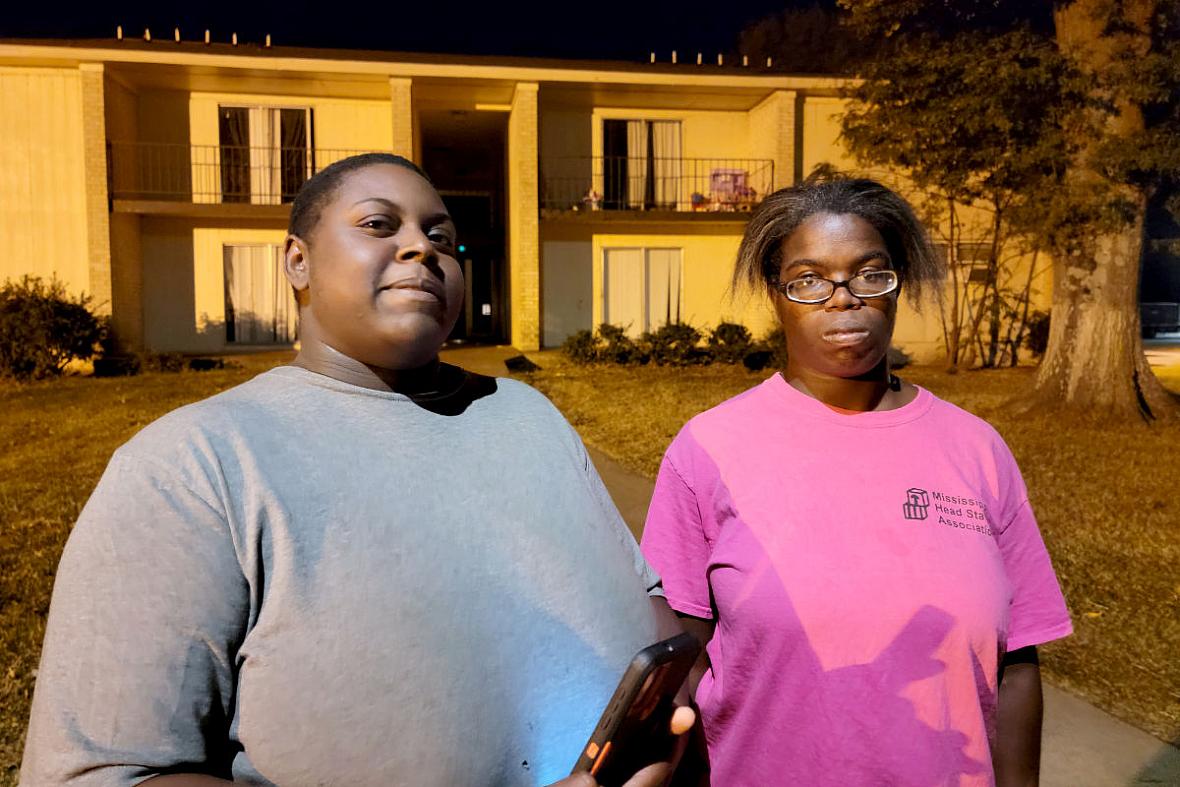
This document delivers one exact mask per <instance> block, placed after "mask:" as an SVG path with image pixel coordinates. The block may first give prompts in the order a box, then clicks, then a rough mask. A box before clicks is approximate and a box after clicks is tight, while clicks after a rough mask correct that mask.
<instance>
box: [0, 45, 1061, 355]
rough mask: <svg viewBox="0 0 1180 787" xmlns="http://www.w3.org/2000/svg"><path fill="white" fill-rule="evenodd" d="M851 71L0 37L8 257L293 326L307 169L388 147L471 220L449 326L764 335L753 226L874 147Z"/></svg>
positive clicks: (234, 319)
mask: <svg viewBox="0 0 1180 787" xmlns="http://www.w3.org/2000/svg"><path fill="white" fill-rule="evenodd" d="M841 87H842V84H841V81H840V80H838V79H833V78H818V77H804V76H791V75H785V74H782V73H778V72H774V71H772V70H770V69H763V68H758V67H755V66H743V65H724V66H722V65H714V64H707V65H706V64H696V63H683V62H681V63H677V64H673V63H611V62H582V61H555V60H539V59H527V58H498V57H497V58H492V57H459V56H439V55H411V54H393V53H386V52H362V51H341V50H307V49H291V48H283V47H270V46H267V45H259V44H246V43H245V42H243V43H241V44H240V45H235V44H231V43H228V42H223V43H217V42H211V43H206V42H205V41H186V40H179V41H177V40H172V39H166V40H158V39H157V40H153V41H144V40H138V39H137V40H115V39H111V40H88V41H16V40H9V41H0V279H3V278H6V277H17V276H20V275H22V274H25V273H32V274H36V275H40V276H44V277H49V276H51V275H54V276H57V277H58V278H59V279H61V280H63V281H64V282H65V283H66V284H67V286H68V287H69V288H70V289H71V290H73V291H84V292H86V293H89V294H91V295H92V296H93V297H94V299H95V302H96V304H98V306H99V308H100V309H101V310H103V311H105V312H107V313H109V314H110V315H111V318H112V321H113V324H114V326H115V329H116V331H117V334H118V336H119V337H120V340H121V341H122V342H123V343H124V344H126V345H127V346H129V347H132V348H140V349H148V350H152V351H181V352H192V353H214V352H227V351H235V350H248V349H257V348H274V347H276V346H280V347H281V346H289V345H290V344H291V343H292V342H293V341H294V340H295V339H296V337H297V333H298V325H297V314H296V311H295V308H294V301H293V298H292V297H291V293H290V288H289V287H288V286H287V285H286V283H285V280H284V279H283V277H282V273H281V271H280V269H279V264H278V256H279V254H280V253H281V249H282V247H283V240H284V237H285V228H286V224H287V215H288V211H289V203H290V201H291V199H292V198H293V196H294V193H295V192H296V191H297V190H298V188H299V185H300V184H301V183H302V182H303V181H304V180H306V179H307V178H308V177H310V176H311V175H312V174H313V173H315V172H316V171H318V170H320V169H322V168H323V167H324V166H326V165H328V164H330V163H331V162H333V161H336V160H338V159H340V158H343V157H345V156H348V155H351V154H353V153H359V152H365V151H389V152H393V153H397V154H400V155H403V156H406V157H409V158H412V159H413V160H414V161H416V162H418V163H419V164H421V165H422V166H423V167H424V169H425V170H426V171H427V172H428V173H430V175H431V177H432V179H433V180H434V182H435V184H436V186H437V188H438V189H439V191H440V193H441V194H442V196H443V199H444V201H445V202H446V204H447V206H448V209H449V210H450V211H451V212H452V214H453V215H454V216H455V218H456V222H457V225H458V227H459V231H460V242H461V243H462V246H461V249H460V254H459V258H460V261H461V264H462V265H463V269H464V273H465V276H466V287H467V299H466V305H465V312H464V314H463V316H462V317H461V318H460V320H459V324H458V326H457V327H456V329H455V334H454V336H455V338H460V339H467V340H470V341H485V342H502V343H511V344H513V345H515V346H516V347H518V348H520V349H522V350H530V349H536V348H539V347H552V346H556V345H559V344H560V343H561V342H562V341H563V340H564V339H565V337H566V336H568V335H569V334H570V333H572V332H574V331H576V330H579V329H583V328H590V327H592V326H594V325H597V324H598V323H601V322H612V323H618V324H622V325H626V326H628V330H629V331H631V332H632V333H635V334H638V333H639V332H642V331H644V330H649V329H653V328H656V327H658V326H659V325H661V324H664V323H666V322H668V321H674V320H681V321H687V322H690V323H692V324H694V325H697V326H699V327H711V326H713V325H716V324H717V323H718V322H720V321H722V320H729V321H737V322H742V323H745V324H746V325H747V326H749V327H750V328H751V330H753V331H754V332H755V333H758V332H761V331H762V330H764V329H765V328H766V327H767V326H769V325H770V324H771V320H772V314H771V311H770V309H769V306H768V304H767V303H766V301H765V299H764V298H761V297H758V296H753V295H750V294H748V293H729V292H728V285H729V278H730V275H731V271H732V266H733V261H734V257H735V254H736V251H737V247H738V243H739V241H740V238H741V234H742V231H743V228H744V225H745V223H746V220H747V218H748V216H749V211H750V210H751V209H752V208H753V207H754V206H756V205H757V204H758V203H759V202H760V201H761V199H762V198H763V197H765V195H766V194H768V193H769V192H771V191H773V190H774V189H777V188H781V187H783V186H786V185H789V184H791V183H794V182H797V181H799V180H800V179H801V178H803V177H805V176H806V174H807V173H808V172H810V171H811V170H812V169H813V168H814V167H815V166H817V165H819V164H823V163H827V164H831V165H834V166H836V167H840V168H855V164H854V162H852V161H851V160H850V159H849V158H848V156H847V155H846V154H845V152H844V151H843V150H842V148H841V147H840V144H839V142H838V132H839V123H838V118H839V113H840V111H841V108H842V104H841V101H842V100H841V99H840V98H839V93H840V89H841ZM1048 289H1049V288H1048V285H1047V283H1046V284H1045V285H1044V286H1041V287H1038V292H1039V293H1041V294H1040V295H1039V296H1038V297H1040V298H1041V300H1042V301H1046V302H1047V298H1048ZM896 343H897V344H899V345H900V346H902V347H903V348H905V349H906V350H907V351H908V352H910V353H911V354H912V355H914V356H915V357H918V358H931V359H933V358H934V357H937V355H938V354H939V352H940V347H941V343H942V334H941V327H940V321H939V319H938V310H937V307H929V308H926V309H924V310H923V312H922V313H920V314H919V313H918V312H915V311H914V310H912V309H911V308H909V307H908V306H903V308H902V312H901V315H900V317H899V324H898V328H897V333H896Z"/></svg>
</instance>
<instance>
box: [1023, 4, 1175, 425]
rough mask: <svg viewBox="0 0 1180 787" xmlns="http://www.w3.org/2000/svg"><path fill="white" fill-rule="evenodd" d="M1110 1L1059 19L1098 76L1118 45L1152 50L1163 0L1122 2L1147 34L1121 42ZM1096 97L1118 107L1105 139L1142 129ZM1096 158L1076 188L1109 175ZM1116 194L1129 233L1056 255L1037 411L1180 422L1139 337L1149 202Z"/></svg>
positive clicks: (1127, 112) (1070, 45)
mask: <svg viewBox="0 0 1180 787" xmlns="http://www.w3.org/2000/svg"><path fill="white" fill-rule="evenodd" d="M1108 2H1109V0H1074V2H1071V3H1069V4H1068V5H1064V6H1059V7H1058V8H1057V10H1056V11H1055V12H1054V21H1055V22H1056V27H1057V42H1058V45H1059V46H1060V47H1061V49H1062V50H1063V51H1065V52H1067V53H1069V54H1072V55H1073V56H1074V57H1076V58H1078V60H1079V61H1080V62H1081V63H1082V64H1083V66H1084V67H1086V68H1088V69H1090V70H1092V71H1094V72H1095V73H1101V72H1103V70H1105V69H1109V67H1110V65H1111V62H1112V59H1113V57H1114V55H1115V51H1116V47H1118V46H1125V45H1127V44H1128V43H1129V44H1130V45H1132V46H1138V47H1145V46H1150V39H1149V36H1148V35H1147V33H1146V31H1147V29H1148V28H1147V19H1148V18H1149V17H1150V15H1151V13H1152V12H1153V11H1154V8H1155V6H1156V5H1157V3H1156V0H1121V2H1120V3H1119V5H1120V6H1122V8H1123V9H1124V11H1125V12H1126V14H1127V16H1128V18H1129V20H1130V21H1131V22H1132V23H1133V24H1135V25H1136V27H1137V29H1138V30H1139V31H1141V34H1139V35H1135V34H1130V35H1124V36H1123V37H1122V38H1121V39H1120V40H1116V39H1115V38H1114V37H1113V36H1111V35H1108V34H1106V31H1105V17H1106V16H1108V13H1109V12H1108V10H1107V9H1108V8H1109V5H1108ZM1096 84H1097V82H1096ZM1096 97H1097V98H1100V99H1106V100H1113V103H1114V105H1115V107H1116V112H1115V113H1114V114H1112V115H1111V116H1110V117H1109V118H1108V119H1107V120H1106V122H1105V128H1104V132H1105V133H1106V134H1109V135H1118V136H1126V135H1128V134H1132V133H1135V132H1136V131H1138V130H1141V129H1142V128H1143V113H1142V111H1141V109H1140V108H1139V107H1138V106H1136V105H1134V104H1131V103H1130V102H1128V101H1126V100H1124V99H1123V98H1122V97H1121V96H1119V95H1114V96H1110V95H1098V96H1096ZM1093 152H1094V148H1093V146H1091V149H1090V150H1086V151H1084V153H1083V156H1082V158H1081V160H1080V162H1079V166H1077V167H1076V168H1075V170H1074V171H1073V172H1072V173H1071V175H1072V176H1073V177H1074V178H1075V179H1076V180H1077V181H1079V182H1086V181H1089V182H1093V181H1095V180H1096V179H1099V178H1101V177H1102V176H1101V175H1100V174H1099V173H1098V172H1097V171H1095V170H1093V169H1090V168H1088V167H1087V166H1086V164H1085V163H1084V162H1088V161H1090V160H1091V159H1092V155H1093ZM1117 190H1118V191H1119V192H1120V195H1121V196H1122V197H1123V198H1124V199H1125V200H1126V202H1127V204H1128V205H1131V206H1133V210H1132V217H1131V219H1130V220H1129V221H1128V222H1127V224H1126V226H1125V227H1124V228H1123V229H1121V230H1117V231H1111V232H1108V233H1106V234H1101V235H1098V236H1097V237H1094V238H1090V239H1087V240H1086V241H1084V242H1080V243H1078V244H1076V245H1075V246H1074V248H1072V249H1071V250H1070V251H1069V252H1057V253H1055V254H1054V262H1053V274H1054V282H1053V313H1052V314H1053V316H1052V320H1051V323H1050V330H1049V345H1048V347H1047V349H1046V351H1045V357H1044V360H1042V361H1041V366H1040V369H1039V370H1038V373H1037V378H1036V388H1035V393H1034V396H1033V400H1032V404H1033V405H1034V406H1036V405H1040V406H1043V407H1047V408H1052V409H1054V410H1057V409H1061V408H1062V407H1063V406H1064V407H1069V408H1072V409H1079V410H1084V411H1085V412H1086V413H1087V414H1089V415H1091V416H1096V417H1106V418H1132V417H1133V418H1142V419H1143V420H1145V421H1152V420H1155V419H1175V418H1180V404H1178V403H1177V399H1176V397H1174V396H1172V395H1171V394H1169V393H1168V392H1167V391H1165V390H1164V389H1163V387H1162V386H1161V385H1160V384H1159V381H1158V380H1157V379H1156V377H1155V375H1154V374H1153V373H1152V371H1151V368H1150V367H1149V366H1148V364H1147V359H1146V357H1145V356H1144V354H1143V342H1142V339H1141V338H1140V328H1139V306H1138V299H1139V264H1140V255H1141V254H1142V250H1143V220H1144V212H1145V208H1146V198H1145V197H1144V195H1143V194H1142V193H1139V192H1137V191H1135V190H1132V189H1130V188H1129V187H1121V188H1119V189H1117Z"/></svg>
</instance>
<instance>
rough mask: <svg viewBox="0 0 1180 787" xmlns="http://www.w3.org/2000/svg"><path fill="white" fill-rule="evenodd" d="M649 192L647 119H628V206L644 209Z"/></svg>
mask: <svg viewBox="0 0 1180 787" xmlns="http://www.w3.org/2000/svg"><path fill="white" fill-rule="evenodd" d="M646 194H647V121H646V120H628V121H627V206H628V207H629V208H632V209H642V208H643V200H644V197H645V195H646Z"/></svg>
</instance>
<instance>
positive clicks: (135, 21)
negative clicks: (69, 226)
mask: <svg viewBox="0 0 1180 787" xmlns="http://www.w3.org/2000/svg"><path fill="white" fill-rule="evenodd" d="M817 4H823V5H827V6H831V5H834V0H677V1H676V2H663V1H662V0H661V2H643V0H631V2H626V1H625V0H598V1H597V2H577V0H557V1H556V2H549V3H545V4H537V3H506V2H495V0H488V1H487V2H481V3H475V2H450V1H448V0H413V2H404V1H403V2H397V0H385V1H384V2H380V1H378V2H351V3H332V2H320V3H316V4H314V5H301V4H297V3H245V2H237V3H233V2H225V1H224V0H209V1H208V2H201V1H200V0H193V1H192V2H190V3H188V4H186V5H184V6H180V4H179V3H178V4H176V5H177V6H180V8H182V9H183V10H174V9H171V8H168V6H171V5H172V4H171V3H162V2H159V0H156V1H155V2H150V3H149V2H124V3H119V2H101V1H100V2H90V3H53V2H38V1H37V0H33V2H23V3H19V4H12V5H10V7H9V8H7V9H6V10H5V11H4V13H3V15H0V38H11V37H26V38H108V37H113V36H114V32H115V26H116V25H119V24H121V25H123V29H124V33H125V35H128V36H135V37H138V36H141V35H142V34H143V28H144V27H150V28H151V29H152V34H153V37H157V38H161V37H163V38H171V36H172V31H173V28H174V27H176V26H177V25H179V26H180V29H181V35H182V37H183V38H185V39H187V40H196V39H198V38H200V37H202V36H203V35H204V30H205V29H206V28H209V29H210V30H211V33H212V36H213V38H214V40H225V41H228V40H229V37H230V34H231V33H232V32H237V33H238V36H239V39H240V40H241V41H243V42H254V41H261V40H262V38H263V36H264V35H265V34H266V33H270V34H271V35H272V36H273V40H274V44H275V45H276V46H280V45H285V46H307V47H331V48H347V49H375V50H385V51H400V52H437V53H448V54H482V55H523V56H535V57H564V58H589V59H605V60H630V61H646V60H647V58H648V52H649V51H651V50H653V49H654V50H656V52H657V56H658V58H659V59H660V60H664V61H666V60H667V59H668V58H669V57H670V55H671V50H672V49H677V50H679V52H680V56H681V58H684V57H686V56H688V53H692V56H695V53H696V52H697V51H698V50H700V51H703V52H705V53H712V54H713V55H714V56H715V55H716V53H717V52H736V51H737V49H736V45H737V38H738V33H739V32H740V31H741V29H742V28H743V27H745V26H746V25H747V24H749V23H750V22H753V21H755V20H757V19H759V18H761V17H764V16H767V15H769V14H774V13H776V12H778V11H781V10H783V9H785V8H788V7H807V6H810V5H817Z"/></svg>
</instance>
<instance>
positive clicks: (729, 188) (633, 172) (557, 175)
mask: <svg viewBox="0 0 1180 787" xmlns="http://www.w3.org/2000/svg"><path fill="white" fill-rule="evenodd" d="M773 184H774V161H772V160H770V159H729V158H682V157H649V156H580V157H579V156H574V157H563V158H551V159H544V160H542V163H541V194H540V201H541V209H542V212H543V213H546V214H549V215H554V214H556V215H560V214H563V213H566V212H589V211H630V212H632V213H633V212H637V211H647V212H651V213H735V212H743V211H750V210H753V208H754V207H755V206H756V205H757V204H758V203H759V202H761V201H762V199H763V198H764V197H765V196H766V195H767V194H768V193H770V192H771V191H772V190H773Z"/></svg>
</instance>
